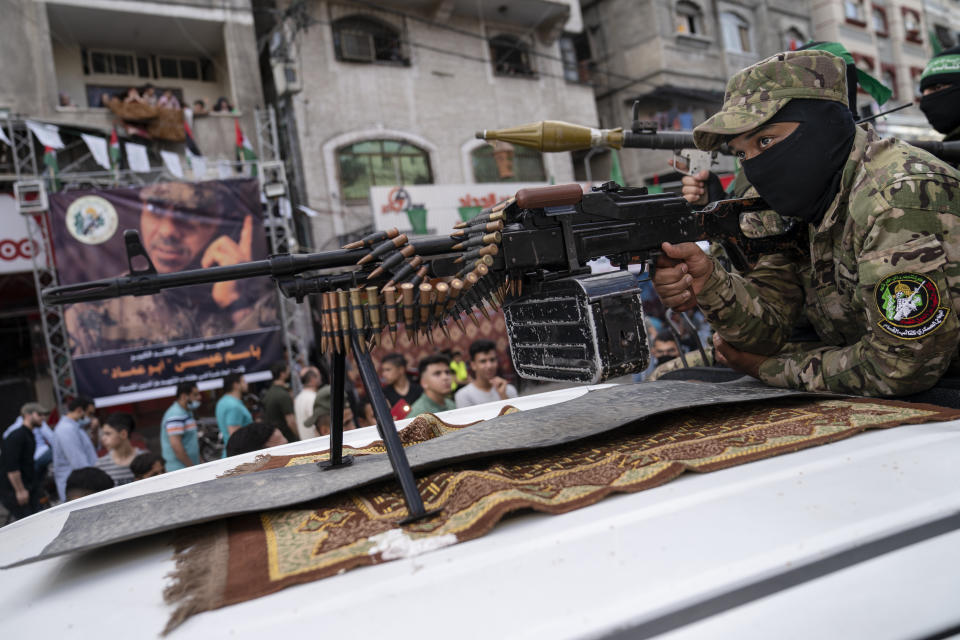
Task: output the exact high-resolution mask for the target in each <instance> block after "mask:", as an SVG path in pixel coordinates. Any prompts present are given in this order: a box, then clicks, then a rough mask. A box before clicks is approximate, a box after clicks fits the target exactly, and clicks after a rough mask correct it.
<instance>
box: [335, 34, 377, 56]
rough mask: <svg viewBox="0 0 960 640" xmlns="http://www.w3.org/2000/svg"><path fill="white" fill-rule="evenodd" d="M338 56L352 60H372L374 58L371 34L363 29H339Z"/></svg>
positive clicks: (374, 52)
mask: <svg viewBox="0 0 960 640" xmlns="http://www.w3.org/2000/svg"><path fill="white" fill-rule="evenodd" d="M340 57H341V58H342V59H344V60H351V61H353V62H373V61H374V60H376V57H377V56H376V49H375V48H374V46H373V34H370V33H366V32H363V31H341V32H340Z"/></svg>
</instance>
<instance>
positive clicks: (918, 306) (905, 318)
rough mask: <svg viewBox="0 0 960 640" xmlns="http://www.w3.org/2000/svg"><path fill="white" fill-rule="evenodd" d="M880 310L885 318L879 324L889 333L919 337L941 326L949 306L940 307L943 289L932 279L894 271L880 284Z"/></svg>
mask: <svg viewBox="0 0 960 640" xmlns="http://www.w3.org/2000/svg"><path fill="white" fill-rule="evenodd" d="M874 293H875V297H876V299H877V309H879V311H880V315H881V316H882V317H883V320H881V321H880V322H878V323H877V324H878V325H879V326H880V328H881V329H883V330H884V331H886V332H887V333H889V334H891V335H894V336H897V337H898V338H903V339H904V340H916V339H917V338H922V337H924V336H926V335H929V334H931V333H933V332H934V331H936V330H937V329H938V328H940V325H942V324H943V323H944V321H945V320H946V319H947V316H948V315H949V314H950V309H949V308H947V307H942V306H940V304H941V299H940V290H939V289H937V285H936V284H934V282H933V280H931V279H930V278H928V277H927V276H924V275H921V274H919V273H895V274H893V275H889V276H887V277H886V278H884V279H883V280H881V281H880V282H878V283H877V287H876V289H875V290H874Z"/></svg>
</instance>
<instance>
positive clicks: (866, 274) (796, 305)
mask: <svg viewBox="0 0 960 640" xmlns="http://www.w3.org/2000/svg"><path fill="white" fill-rule="evenodd" d="M845 84H846V83H845V71H844V65H843V62H842V60H841V59H840V58H837V57H835V56H833V55H831V54H827V53H824V52H819V51H802V52H791V53H786V54H778V55H777V56H774V57H772V58H769V59H767V60H764V61H762V62H760V63H757V64H755V65H753V66H752V67H749V68H747V69H745V70H743V71H741V72H740V73H739V74H737V75H736V76H734V77H733V78H732V79H731V80H730V82H729V83H728V85H727V95H726V98H725V101H724V108H723V110H721V111H720V112H719V113H718V114H716V115H715V116H713V117H712V118H711V119H709V120H708V121H707V122H705V123H704V124H702V125H700V126H699V127H697V129H696V130H695V131H694V139H695V140H696V142H697V145H698V146H699V147H700V148H702V149H711V148H713V147H716V146H717V145H719V144H720V142H721V141H722V140H723V138H724V137H725V136H731V135H734V136H735V135H738V134H741V133H745V132H747V131H751V130H753V129H755V128H756V127H758V126H759V125H761V124H762V123H763V122H765V121H766V120H767V119H768V118H770V117H771V116H772V115H773V114H774V113H776V112H777V111H778V110H779V109H780V108H782V107H783V106H784V105H785V104H786V103H787V102H788V101H789V100H790V99H791V98H813V99H824V100H836V101H838V102H842V103H844V104H846V87H845ZM809 234H810V235H809V250H810V256H809V259H803V260H801V261H798V260H797V259H796V258H792V257H788V256H786V255H784V254H776V255H768V256H764V257H763V258H761V259H760V261H759V262H758V263H757V265H756V267H755V268H754V269H753V270H752V271H750V272H749V273H748V274H746V275H744V276H738V275H732V274H730V273H728V272H727V271H725V270H724V269H723V268H722V267H721V266H720V264H719V263H718V262H716V260H714V270H713V273H712V274H711V276H710V277H709V278H708V279H707V282H706V284H705V286H704V288H703V290H702V291H701V292H700V293H699V294H698V296H697V300H698V302H699V304H700V307H701V309H703V311H704V313H705V314H706V316H707V319H708V320H709V321H710V324H711V326H712V327H713V328H714V329H715V330H716V331H717V332H718V333H719V334H720V335H721V337H723V338H724V339H725V340H726V341H727V342H729V343H730V344H731V345H732V346H733V347H735V348H737V349H740V350H742V351H746V352H750V353H757V354H762V355H769V356H771V357H769V358H768V359H767V360H766V361H765V362H764V363H763V364H762V366H761V367H760V372H759V376H760V379H761V380H763V381H764V382H767V383H768V384H771V385H774V386H781V387H791V388H797V389H809V390H829V391H836V392H841V393H852V394H860V395H871V396H893V395H904V394H909V393H914V392H918V391H922V390H925V389H928V388H930V387H931V386H933V385H934V384H936V382H937V380H939V378H940V377H941V376H942V375H943V374H944V373H945V372H947V371H948V369H949V370H950V372H951V373H954V372H960V366H958V365H960V354H958V343H960V322H958V320H957V313H958V312H960V174H958V173H957V171H956V170H954V169H952V168H951V167H949V166H947V165H945V164H943V163H942V162H940V161H938V160H937V159H936V158H934V157H933V156H931V155H930V154H927V153H925V152H923V151H920V150H918V149H916V148H914V147H911V146H909V145H906V144H904V143H902V142H899V141H896V140H893V139H887V140H880V139H879V138H878V137H877V136H876V135H875V133H874V132H873V130H872V129H870V128H869V127H866V128H862V129H858V130H857V131H856V136H855V139H854V142H853V147H852V149H851V151H850V154H849V157H848V160H847V162H846V164H845V165H844V168H843V172H842V177H841V184H840V190H839V193H838V194H837V197H836V198H835V199H834V201H833V202H832V203H831V205H830V206H829V207H828V209H827V210H826V212H825V214H824V215H823V218H822V220H821V221H820V222H819V224H816V225H813V224H811V225H810V229H809ZM900 285H906V286H907V287H908V288H909V292H910V295H911V296H912V297H911V298H910V299H909V300H908V302H909V303H910V304H912V305H913V308H912V309H911V310H908V314H907V315H906V316H903V315H900V316H899V317H897V313H896V312H895V309H897V308H899V307H896V304H898V303H897V301H898V300H901V299H902V298H903V297H904V294H902V293H895V292H898V291H903V287H902V286H900ZM898 287H899V288H898ZM901 306H902V305H901ZM908 306H909V305H908ZM800 314H805V315H806V317H807V318H808V319H809V321H810V322H811V324H812V325H813V327H814V329H815V330H816V332H817V334H818V335H819V337H820V339H821V341H822V342H821V343H813V344H806V345H804V346H803V348H802V349H801V350H800V351H797V352H793V353H785V352H781V349H782V347H783V345H784V344H785V342H786V340H787V339H788V338H789V333H790V329H791V327H792V326H793V325H794V323H795V321H796V319H797V318H798V317H799V316H800Z"/></svg>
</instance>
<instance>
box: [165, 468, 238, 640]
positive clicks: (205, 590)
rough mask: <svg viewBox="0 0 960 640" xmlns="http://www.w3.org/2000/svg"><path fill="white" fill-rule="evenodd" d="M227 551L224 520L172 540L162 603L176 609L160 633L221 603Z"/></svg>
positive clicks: (205, 525)
mask: <svg viewBox="0 0 960 640" xmlns="http://www.w3.org/2000/svg"><path fill="white" fill-rule="evenodd" d="M250 464H254V463H250ZM228 552H229V547H228V540H227V528H226V524H225V523H224V522H223V521H219V522H212V523H208V524H203V525H199V526H196V527H188V528H186V529H182V530H180V531H179V532H178V533H177V535H176V537H175V538H174V541H173V557H174V560H175V561H176V567H175V568H174V570H173V571H171V572H170V573H169V574H167V578H169V579H170V580H171V582H170V584H169V585H168V586H167V587H166V588H165V589H164V590H163V600H164V602H166V603H167V604H168V605H171V606H174V607H175V609H174V610H173V613H171V614H170V619H169V620H168V621H167V625H166V627H164V629H163V631H162V632H161V635H163V636H166V635H167V634H168V633H170V632H171V631H173V630H174V629H176V628H177V627H179V626H180V625H181V624H183V623H184V622H185V621H186V620H187V618H189V617H191V616H193V615H195V614H198V613H202V612H204V611H209V610H211V609H216V608H217V607H219V606H220V603H221V602H222V600H223V590H224V586H225V584H226V580H227V559H228Z"/></svg>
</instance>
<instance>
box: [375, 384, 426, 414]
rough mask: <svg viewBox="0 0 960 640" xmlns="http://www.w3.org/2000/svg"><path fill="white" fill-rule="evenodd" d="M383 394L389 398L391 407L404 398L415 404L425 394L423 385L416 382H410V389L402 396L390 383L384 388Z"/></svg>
mask: <svg viewBox="0 0 960 640" xmlns="http://www.w3.org/2000/svg"><path fill="white" fill-rule="evenodd" d="M383 395H384V396H385V397H386V398H387V404H388V405H389V406H390V408H391V409H392V408H393V405H395V404H397V402H398V401H399V400H400V399H401V398H402V399H403V400H404V401H405V402H406V403H407V404H413V403H414V402H416V401H417V398H419V397H420V396H421V395H423V387H421V386H420V385H419V384H417V383H416V382H413V381H411V382H410V389H408V390H407V394H406V395H404V396H402V395H400V394H399V393H397V390H396V389H394V388H393V385H392V384H388V385H387V386H385V387H384V388H383Z"/></svg>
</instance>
